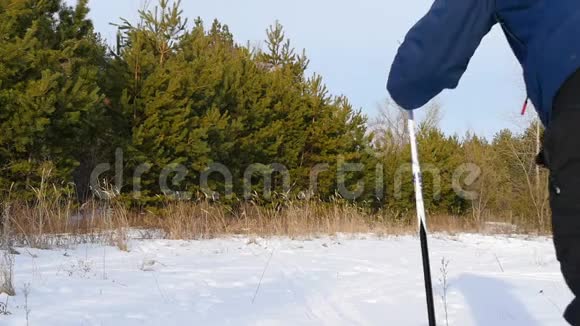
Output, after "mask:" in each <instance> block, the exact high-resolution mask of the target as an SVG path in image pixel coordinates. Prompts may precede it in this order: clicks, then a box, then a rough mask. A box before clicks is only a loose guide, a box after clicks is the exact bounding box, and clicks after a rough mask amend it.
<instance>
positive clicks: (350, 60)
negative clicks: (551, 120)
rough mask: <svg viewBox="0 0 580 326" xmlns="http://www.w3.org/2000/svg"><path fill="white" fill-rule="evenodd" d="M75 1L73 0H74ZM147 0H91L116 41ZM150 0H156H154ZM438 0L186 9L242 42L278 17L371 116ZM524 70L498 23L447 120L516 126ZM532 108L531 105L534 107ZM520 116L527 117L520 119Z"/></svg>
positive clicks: (491, 129)
mask: <svg viewBox="0 0 580 326" xmlns="http://www.w3.org/2000/svg"><path fill="white" fill-rule="evenodd" d="M69 2H73V0H69ZM145 2H146V1H144V0H116V1H112V0H91V1H90V6H91V10H92V11H91V18H92V19H93V20H94V22H95V26H96V28H97V30H98V31H99V32H100V33H101V34H102V35H103V36H104V37H105V38H107V39H108V40H109V41H112V40H114V38H115V27H113V26H110V25H109V23H110V22H118V21H119V17H124V18H128V19H130V20H133V21H134V20H135V19H136V17H137V10H138V9H140V8H142V7H143V5H145ZM149 2H150V5H149V6H150V7H153V6H154V5H155V4H156V0H150V1H149ZM431 3H432V0H413V1H400V0H359V1H345V0H295V1H279V0H269V1H266V0H244V1H238V0H205V1H195V0H194V1H187V0H185V1H183V9H184V12H185V15H186V16H187V17H190V20H193V19H194V18H195V17H198V16H199V17H201V18H202V19H203V20H204V21H205V23H206V24H211V22H212V21H213V19H214V18H217V19H219V20H220V21H221V22H222V23H225V24H227V25H229V27H230V30H231V31H232V33H233V34H234V36H235V38H236V39H237V41H238V42H240V43H244V44H245V43H246V42H248V41H250V42H251V44H254V45H255V44H260V43H261V44H263V41H262V40H264V39H265V30H266V28H267V27H268V26H269V25H271V24H272V23H274V22H275V21H276V20H279V21H280V22H281V23H282V24H283V25H284V27H285V29H286V35H287V36H288V37H289V38H290V39H291V40H292V43H293V45H294V46H295V47H296V48H297V49H302V48H305V49H306V51H307V55H308V57H309V58H310V60H311V64H310V70H311V72H317V73H319V74H321V75H322V76H323V77H324V79H325V81H326V83H327V85H328V87H329V89H330V90H331V91H332V93H334V94H345V95H346V96H348V97H349V98H350V99H351V101H352V103H353V104H354V105H355V106H356V107H360V108H362V109H363V112H365V113H366V114H367V115H369V116H370V117H372V116H374V115H376V113H377V106H378V105H379V103H381V102H382V101H384V99H385V98H386V97H387V96H388V94H387V92H386V90H385V84H386V79H387V75H388V72H389V67H390V64H391V62H392V60H393V58H394V56H395V54H396V51H397V48H398V45H399V42H400V41H402V40H403V38H404V36H405V33H406V32H407V30H408V29H409V28H410V27H411V26H412V25H413V24H414V23H415V22H416V21H417V20H418V19H419V18H420V17H422V16H423V15H424V14H425V13H426V12H427V10H428V8H429V7H430V5H431ZM521 75H522V72H521V68H520V67H519V65H518V63H517V61H516V60H515V58H514V57H513V55H512V53H511V50H510V49H509V47H508V45H507V42H506V41H505V38H504V36H503V35H502V33H501V30H500V29H499V28H498V27H495V28H494V29H493V30H492V32H491V33H490V34H489V35H488V36H487V37H486V38H485V39H484V41H483V43H482V45H481V47H480V48H479V50H478V51H477V53H476V55H475V57H474V58H473V59H472V61H471V64H470V66H469V69H468V71H467V72H466V74H465V75H464V77H463V79H462V80H461V83H460V85H459V87H458V88H457V89H456V90H453V91H445V92H444V93H443V94H442V95H441V96H440V97H439V98H438V102H439V103H440V104H441V105H442V107H443V120H442V128H443V129H444V131H445V132H447V133H458V134H459V135H463V134H464V133H465V132H466V131H468V130H469V131H473V132H476V133H478V134H480V135H485V136H487V137H490V136H493V134H494V133H495V132H497V131H498V130H500V129H502V128H511V129H514V128H516V127H517V125H518V124H519V121H520V120H523V118H521V117H519V116H518V113H519V110H520V109H521V106H522V103H523V100H524V98H525V91H524V86H523V81H522V77H521ZM529 114H531V112H530V113H529ZM520 122H521V121H520Z"/></svg>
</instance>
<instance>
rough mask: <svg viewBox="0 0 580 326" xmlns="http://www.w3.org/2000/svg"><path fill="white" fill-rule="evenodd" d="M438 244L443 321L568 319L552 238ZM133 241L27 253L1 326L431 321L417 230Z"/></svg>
mask: <svg viewBox="0 0 580 326" xmlns="http://www.w3.org/2000/svg"><path fill="white" fill-rule="evenodd" d="M430 245H431V251H432V264H433V282H434V286H435V292H436V295H437V297H436V298H435V300H436V303H437V307H436V310H437V314H438V320H439V324H440V325H445V324H446V317H445V306H446V307H447V311H448V322H449V325H459V326H465V325H480V326H492V325H494V326H498V325H510V326H519V325H525V326H533V325H565V324H564V322H563V321H562V320H561V318H560V316H561V314H562V309H564V308H565V306H566V304H567V302H568V301H569V300H570V298H571V296H570V294H569V292H568V290H567V289H566V287H565V285H564V283H563V281H562V279H561V276H560V274H559V272H558V264H557V262H556V261H555V259H554V257H553V256H554V254H553V248H552V244H551V242H550V240H549V239H545V238H535V239H531V240H526V239H524V238H510V237H499V236H497V237H491V236H475V235H462V236H458V237H450V236H434V237H432V238H431V243H430ZM129 247H130V251H129V252H122V251H119V250H118V249H116V248H114V247H106V248H105V247H99V246H95V245H86V246H85V245H81V246H78V247H76V248H75V249H73V250H54V251H43V250H32V249H30V250H26V249H23V248H19V251H20V252H21V255H19V256H17V258H16V267H15V287H16V290H17V292H18V295H17V296H16V297H14V298H10V299H9V301H8V310H9V311H10V312H11V314H10V315H7V316H0V325H26V315H27V314H26V310H28V318H29V323H28V324H29V325H31V326H34V325H43V326H44V325H59V326H60V325H113V326H116V325H164V326H168V325H427V322H426V313H425V299H424V291H423V279H422V272H421V260H420V252H419V244H418V240H417V239H416V238H413V237H387V238H377V237H374V236H370V235H369V236H356V237H353V236H346V235H345V236H339V237H333V238H320V239H313V240H290V239H257V241H249V240H248V238H228V239H216V240H208V241H189V242H188V241H165V240H143V241H137V240H134V241H132V242H131V243H130V246H129ZM442 259H445V260H446V261H448V265H447V269H446V270H447V282H448V286H447V296H446V301H447V304H446V305H445V304H444V303H443V302H444V300H443V299H442V297H441V295H442V293H443V292H444V291H443V289H444V286H443V282H442V278H443V277H442V274H443V273H442V272H441V270H440V268H441V266H442ZM262 275H263V277H262ZM260 280H261V282H260ZM25 288H28V291H25V290H24V289H25ZM24 292H28V293H29V294H28V296H27V301H28V303H27V304H25V295H24ZM5 300H6V297H5V296H2V297H0V301H2V302H4V301H5Z"/></svg>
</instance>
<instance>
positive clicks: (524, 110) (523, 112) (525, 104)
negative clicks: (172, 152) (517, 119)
mask: <svg viewBox="0 0 580 326" xmlns="http://www.w3.org/2000/svg"><path fill="white" fill-rule="evenodd" d="M529 100H530V98H529V97H526V100H525V101H524V105H523V106H522V115H525V114H526V110H527V109H528V103H529Z"/></svg>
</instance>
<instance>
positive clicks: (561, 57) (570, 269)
mask: <svg viewBox="0 0 580 326" xmlns="http://www.w3.org/2000/svg"><path fill="white" fill-rule="evenodd" d="M496 24H499V25H500V26H501V28H502V29H503V31H504V34H505V35H506V37H507V39H508V41H509V44H510V46H511V47H512V49H513V52H514V54H515V56H516V58H517V59H518V61H519V62H520V63H521V65H522V67H523V70H524V80H525V83H526V90H527V93H528V97H529V99H530V100H531V101H532V103H533V104H534V106H535V108H536V110H537V111H538V114H539V116H540V119H541V120H542V123H543V124H544V126H545V127H546V132H545V135H544V144H543V145H544V149H543V151H542V153H541V155H540V156H539V157H540V158H541V163H542V164H543V165H545V166H546V167H547V168H548V169H549V170H550V206H551V208H552V226H553V233H554V244H555V248H556V256H557V258H558V260H559V262H560V265H561V269H562V273H563V275H564V279H565V280H566V283H567V284H568V286H569V287H570V289H571V290H572V292H573V293H574V295H575V296H576V297H578V296H580V72H579V69H580V1H579V0H436V1H435V3H434V4H433V6H432V7H431V9H430V11H429V12H428V13H427V15H426V16H425V17H423V18H422V19H421V20H420V21H419V22H418V23H417V24H416V25H415V26H414V27H413V28H412V29H411V30H410V31H409V33H408V34H407V36H406V37H405V40H404V42H403V43H402V45H401V47H400V48H399V51H398V53H397V55H396V57H395V60H394V63H393V65H392V67H391V71H390V75H389V80H388V83H387V89H388V91H389V93H390V95H391V97H392V99H393V100H394V101H395V102H396V103H397V104H398V105H399V106H401V107H402V108H403V109H406V110H414V109H417V108H420V107H421V106H423V105H425V104H426V103H427V102H428V101H429V100H431V99H432V98H433V97H435V96H436V95H437V94H439V93H440V92H441V91H442V90H443V89H452V88H455V87H456V86H457V84H458V83H459V80H460V78H461V76H462V75H463V73H464V72H465V70H466V68H467V65H468V64H469V61H470V59H471V57H472V56H473V54H474V53H475V51H476V49H477V48H478V46H479V44H480V42H481V40H482V38H483V37H484V36H485V35H486V34H487V33H488V32H489V31H490V29H491V28H492V27H493V26H494V25H496ZM564 317H565V319H566V320H567V321H568V322H569V323H570V324H571V325H580V299H578V298H576V299H574V300H573V301H572V303H571V304H570V305H569V306H568V308H567V309H566V312H565V314H564Z"/></svg>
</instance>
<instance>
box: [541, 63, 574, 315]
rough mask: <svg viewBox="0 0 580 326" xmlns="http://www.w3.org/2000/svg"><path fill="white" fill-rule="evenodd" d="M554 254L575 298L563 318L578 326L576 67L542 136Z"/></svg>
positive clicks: (559, 94) (555, 104)
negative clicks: (548, 177)
mask: <svg viewBox="0 0 580 326" xmlns="http://www.w3.org/2000/svg"><path fill="white" fill-rule="evenodd" d="M543 156H544V157H543V162H544V163H545V165H546V166H547V167H548V168H549V169H550V206H551V208H552V227H553V232H554V245H555V247H556V256H557V258H558V261H559V262H560V266H561V270H562V274H563V275H564V279H565V281H566V283H567V284H568V287H569V288H570V290H572V293H573V294H574V295H575V297H576V298H575V299H574V300H573V301H572V303H571V304H570V305H569V306H568V308H567V309H566V312H565V314H564V318H566V320H567V321H568V322H569V323H570V324H571V325H578V326H580V70H579V71H578V72H576V73H575V74H574V75H572V76H571V77H570V78H569V79H568V80H567V81H566V83H565V84H564V85H563V86H562V88H561V89H560V91H559V92H558V94H557V96H556V98H555V100H554V106H553V111H552V116H551V119H550V123H549V125H548V126H547V127H546V133H545V135H544V151H543Z"/></svg>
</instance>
